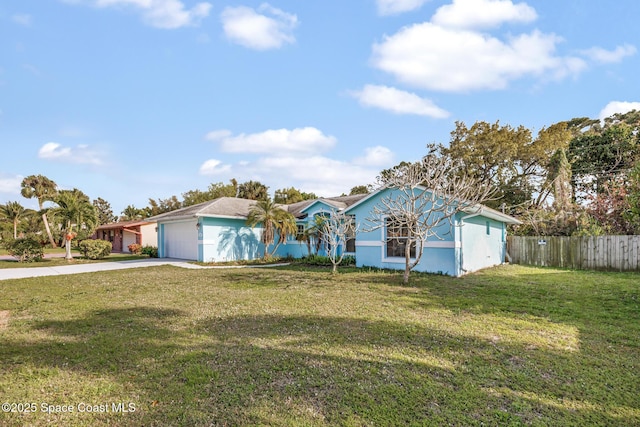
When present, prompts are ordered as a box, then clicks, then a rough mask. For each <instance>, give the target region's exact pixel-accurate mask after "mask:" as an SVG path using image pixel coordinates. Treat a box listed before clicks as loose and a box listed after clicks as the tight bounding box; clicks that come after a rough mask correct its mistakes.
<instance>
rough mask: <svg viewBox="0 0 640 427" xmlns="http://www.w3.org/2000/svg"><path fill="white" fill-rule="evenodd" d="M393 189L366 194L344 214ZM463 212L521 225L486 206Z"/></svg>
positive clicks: (517, 221) (422, 188)
mask: <svg viewBox="0 0 640 427" xmlns="http://www.w3.org/2000/svg"><path fill="white" fill-rule="evenodd" d="M416 188H417V189H419V190H422V191H429V190H428V189H427V188H426V187H423V186H420V185H419V186H417V187H416ZM391 190H393V189H390V188H386V187H383V188H380V189H378V190H376V191H374V192H372V193H370V194H368V195H367V196H366V197H364V198H362V199H361V200H359V201H357V202H356V203H354V204H352V205H351V206H349V207H348V208H347V209H346V210H345V212H348V211H351V210H354V209H356V208H357V207H358V206H360V205H362V204H364V203H365V202H367V201H369V200H371V199H374V198H376V197H377V198H379V197H381V196H382V193H384V192H387V191H391ZM463 212H465V213H468V214H474V215H479V216H483V217H486V218H490V219H494V220H496V221H500V222H504V223H505V224H521V222H520V221H519V220H517V219H516V218H514V217H512V216H510V215H507V214H505V213H502V212H499V211H497V210H495V209H492V208H490V207H488V206H485V205H482V204H477V205H474V206H470V207H468V208H466V209H463Z"/></svg>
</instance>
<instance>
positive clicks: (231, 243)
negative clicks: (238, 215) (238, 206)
mask: <svg viewBox="0 0 640 427" xmlns="http://www.w3.org/2000/svg"><path fill="white" fill-rule="evenodd" d="M199 220H200V231H199V234H198V258H199V260H200V261H204V262H214V261H215V262H221V261H236V260H247V259H256V258H260V257H262V254H263V253H264V245H263V244H262V243H260V232H261V229H260V228H259V227H255V228H251V227H249V226H247V225H246V222H245V220H243V219H231V218H200V219H199Z"/></svg>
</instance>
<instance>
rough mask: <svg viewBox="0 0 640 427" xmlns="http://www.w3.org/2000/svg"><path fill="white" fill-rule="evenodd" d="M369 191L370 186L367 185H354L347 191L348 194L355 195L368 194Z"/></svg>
mask: <svg viewBox="0 0 640 427" xmlns="http://www.w3.org/2000/svg"><path fill="white" fill-rule="evenodd" d="M370 192H371V187H370V186H369V185H356V186H355V187H353V188H351V191H349V195H350V196H355V195H356V194H369V193H370Z"/></svg>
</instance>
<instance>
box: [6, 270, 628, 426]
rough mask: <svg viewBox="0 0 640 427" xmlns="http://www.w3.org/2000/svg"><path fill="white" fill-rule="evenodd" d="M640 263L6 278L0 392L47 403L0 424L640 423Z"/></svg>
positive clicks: (8, 415) (14, 399)
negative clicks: (454, 273)
mask: <svg viewBox="0 0 640 427" xmlns="http://www.w3.org/2000/svg"><path fill="white" fill-rule="evenodd" d="M639 279H640V277H639V276H638V275H637V274H624V273H597V272H575V271H568V270H555V269H540V268H530V267H519V266H505V267H499V268H494V269H490V270H486V271H484V272H481V273H477V274H473V275H469V276H466V277H464V278H460V279H455V278H449V277H444V276H435V275H413V276H412V286H402V285H401V275H400V274H399V273H389V272H384V271H379V272H362V271H357V270H355V269H345V270H343V271H342V272H341V273H340V274H339V275H337V276H332V275H331V274H330V273H329V272H328V271H327V270H326V269H315V270H309V269H307V268H303V267H300V266H291V267H283V268H277V269H222V270H220V269H214V270H184V269H179V268H176V267H170V266H165V267H157V268H156V267H149V268H144V269H137V270H120V271H113V272H103V273H95V274H83V275H74V276H66V277H65V276H56V277H49V278H37V279H22V280H10V281H2V282H0V361H1V362H2V369H1V370H0V401H2V402H15V403H29V402H33V403H36V405H37V409H38V410H37V411H36V412H35V413H30V414H18V413H1V412H0V425H9V426H13V425H15V426H20V425H33V426H45V425H52V424H55V425H71V426H76V425H77V426H104V425H114V426H115V425H144V426H155V425H157V426H160V425H162V426H183V425H194V426H209V425H214V426H237V425H265V426H334V425H345V426H363V425H364V426H368V425H377V426H379V425H382V426H387V425H389V426H390V425H394V426H395V425H438V426H439V425H453V426H481V425H482V426H504V425H513V426H517V425H533V426H549V425H558V426H560V425H561V426H572V425H573V426H586V425H602V426H616V425H619V426H629V425H639V424H640V369H639V368H640V366H639V364H640V290H639V287H640V280H639ZM43 402H45V403H46V404H47V405H73V408H74V409H75V412H73V413H54V414H45V413H43V412H42V411H41V405H42V403H43ZM114 403H115V404H116V405H117V404H118V403H123V404H124V405H125V407H127V408H129V407H128V406H127V405H128V404H129V403H131V404H132V405H133V407H134V409H135V411H134V412H128V413H115V412H113V411H112V409H113V408H112V407H111V406H110V405H112V404H114ZM80 404H83V405H86V404H89V405H103V406H105V407H107V408H108V409H109V410H110V412H107V413H86V412H82V413H79V412H78V411H77V409H78V405H80ZM96 409H101V407H100V406H97V407H96Z"/></svg>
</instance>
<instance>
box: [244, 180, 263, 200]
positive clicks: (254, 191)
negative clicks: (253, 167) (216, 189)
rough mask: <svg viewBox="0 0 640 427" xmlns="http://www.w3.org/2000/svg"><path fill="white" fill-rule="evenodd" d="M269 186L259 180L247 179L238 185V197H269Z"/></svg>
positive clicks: (250, 198) (258, 198)
mask: <svg viewBox="0 0 640 427" xmlns="http://www.w3.org/2000/svg"><path fill="white" fill-rule="evenodd" d="M268 190H269V187H267V186H266V185H264V184H262V183H261V182H259V181H247V182H243V183H242V184H240V185H238V197H240V198H241V199H249V200H267V199H269V193H268Z"/></svg>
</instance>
